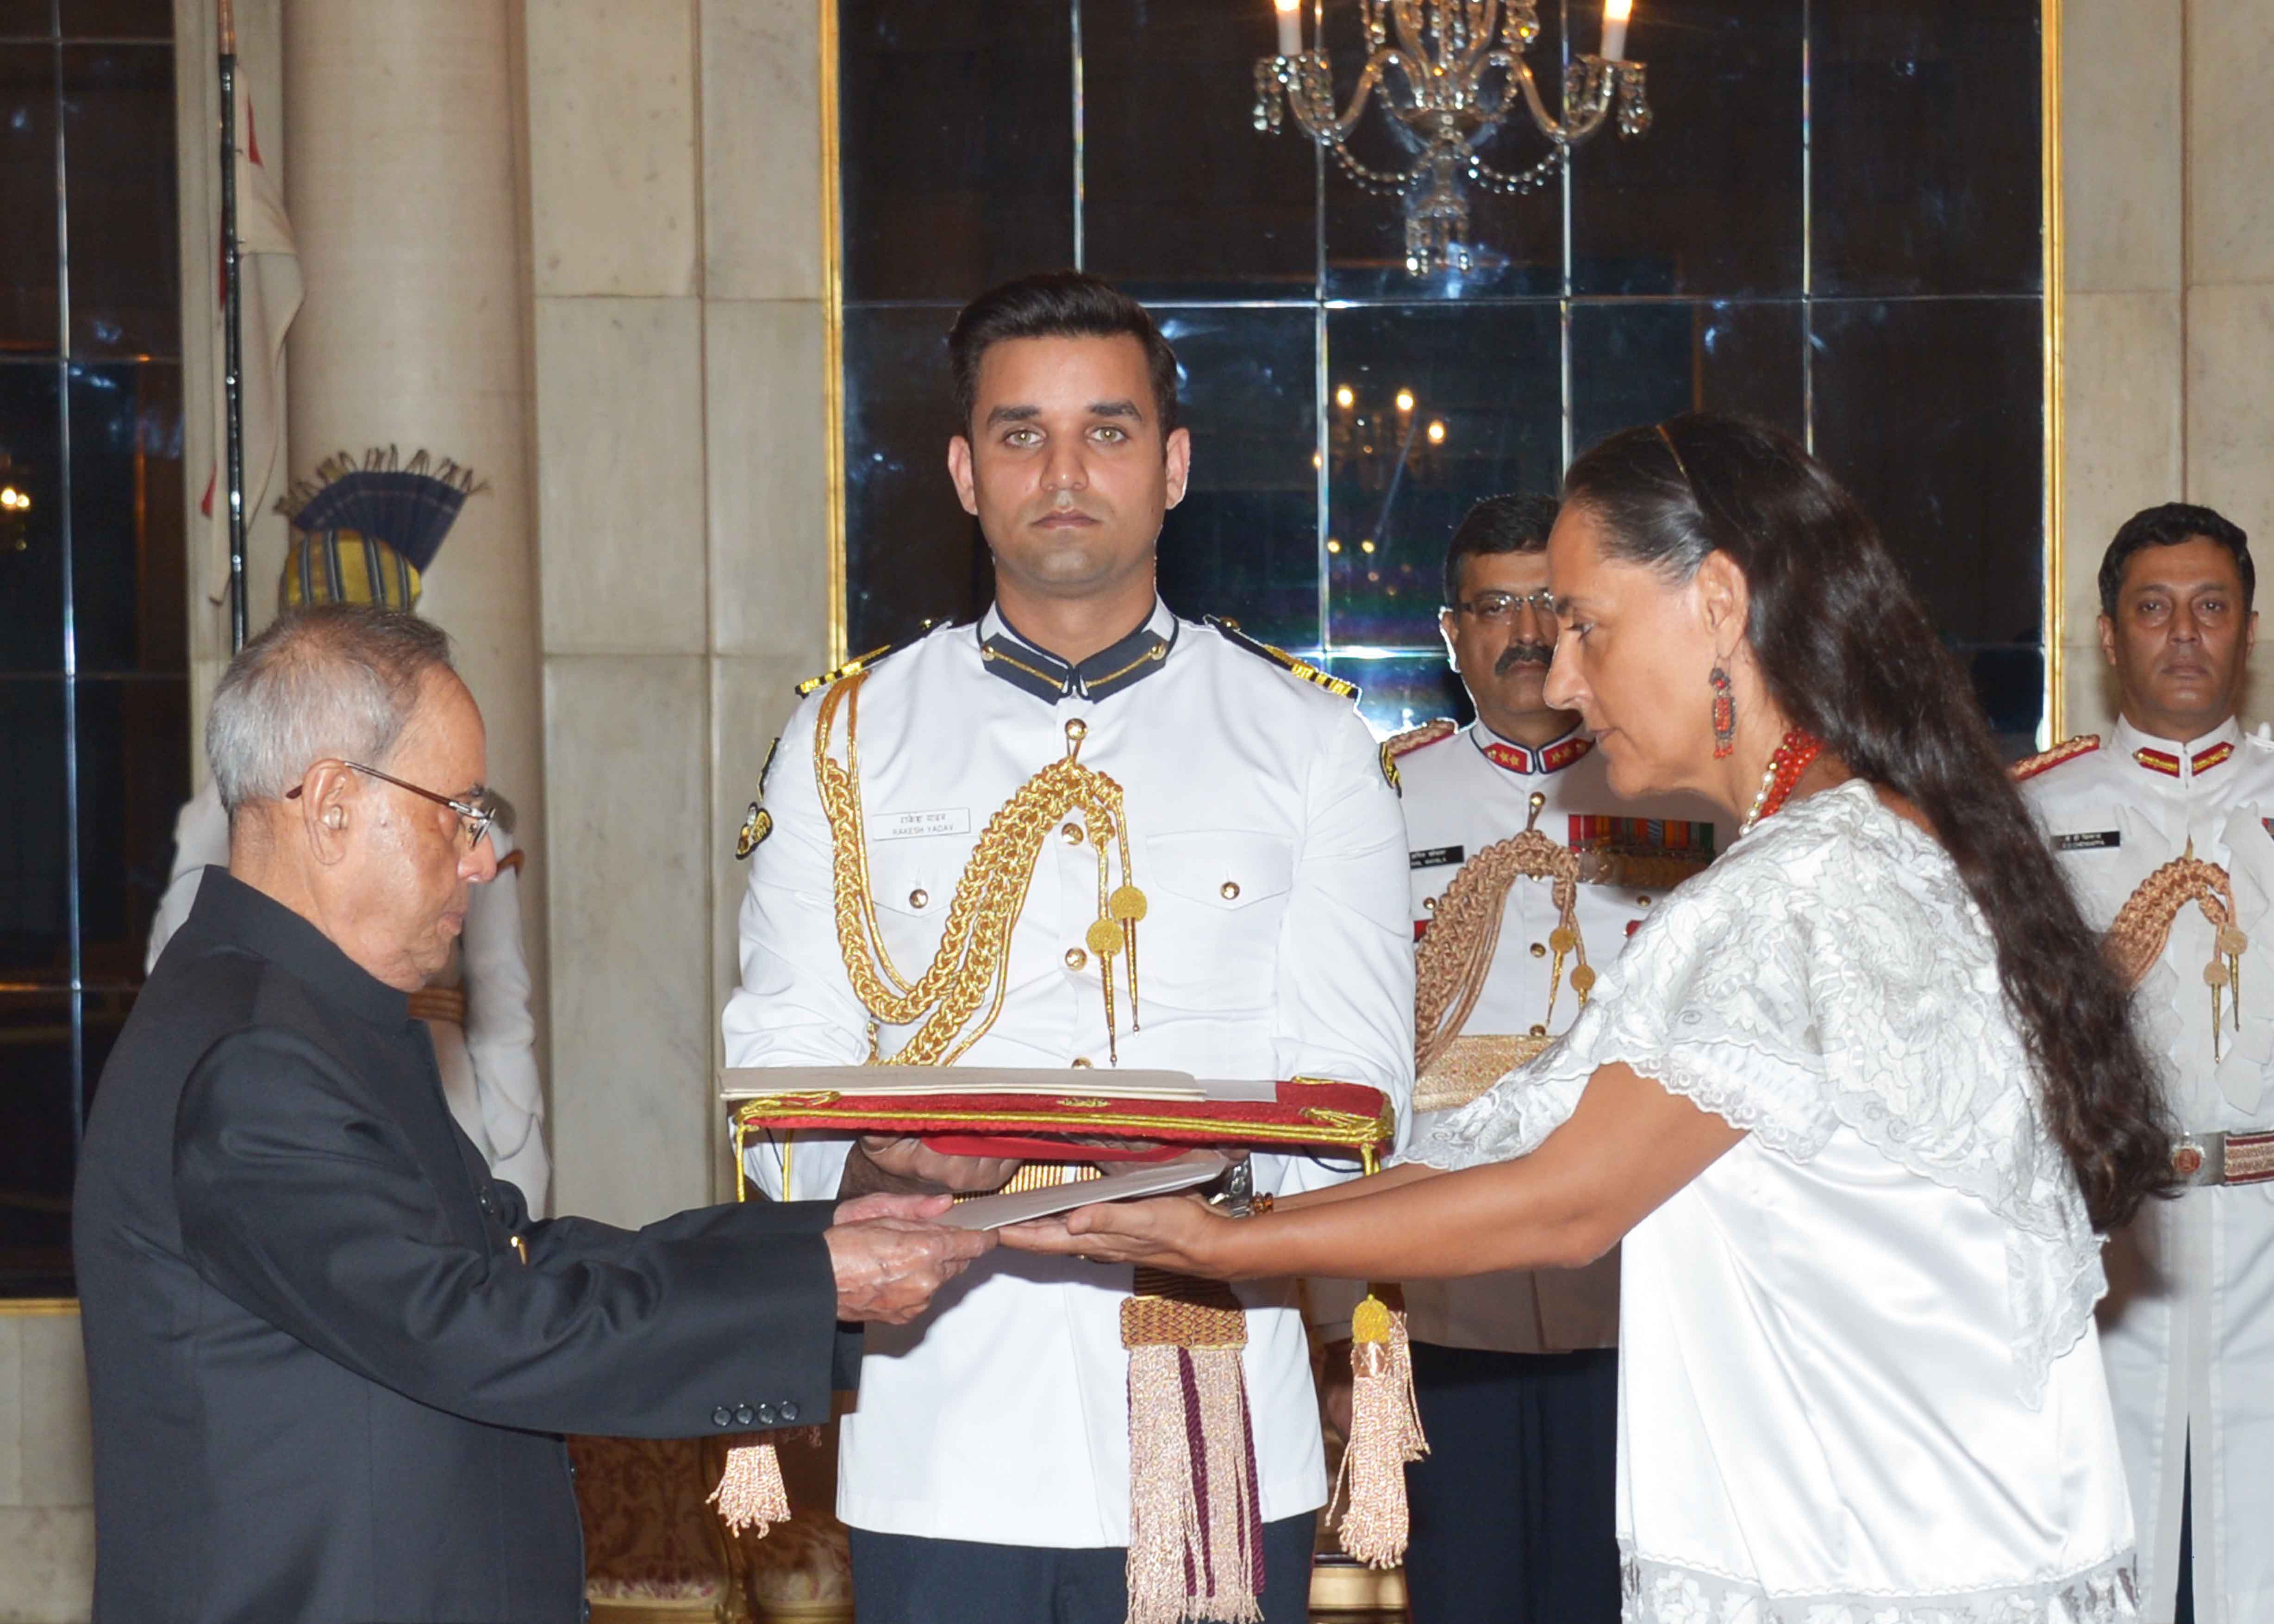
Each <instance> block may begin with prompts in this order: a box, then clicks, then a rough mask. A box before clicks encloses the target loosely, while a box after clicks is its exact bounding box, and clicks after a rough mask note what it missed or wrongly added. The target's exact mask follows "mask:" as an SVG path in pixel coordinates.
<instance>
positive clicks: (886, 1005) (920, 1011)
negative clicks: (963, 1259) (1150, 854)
mask: <svg viewBox="0 0 2274 1624" xmlns="http://www.w3.org/2000/svg"><path fill="white" fill-rule="evenodd" d="M867 680H868V676H867V673H865V672H864V673H855V675H853V676H850V677H847V679H845V680H843V681H841V682H840V683H838V684H836V685H835V686H834V687H832V688H831V689H830V690H829V692H828V694H827V695H826V696H825V698H824V699H823V700H822V703H821V714H820V716H819V718H817V721H816V724H815V726H814V734H813V778H814V785H815V787H816V789H817V791H818V792H819V794H820V798H821V806H822V811H823V813H824V815H825V816H826V817H827V819H828V822H829V835H830V853H831V860H832V879H833V882H834V890H835V893H836V923H837V940H838V946H839V950H840V952H841V953H842V955H843V957H844V960H845V972H846V975H847V978H848V979H849V980H850V981H851V983H852V987H853V990H854V993H855V996H858V997H859V998H860V1000H861V1002H862V1004H864V1005H865V1006H867V1008H868V1010H869V1011H870V1014H871V1015H872V1016H873V1017H875V1020H874V1021H873V1022H872V1023H871V1026H870V1034H869V1058H870V1060H871V1061H875V1060H877V1059H879V1058H880V1053H879V1049H878V1039H879V1037H880V1035H881V1027H882V1026H885V1025H890V1026H915V1028H916V1030H915V1033H914V1034H911V1035H910V1037H909V1039H908V1041H907V1043H906V1044H905V1045H904V1046H903V1047H901V1048H900V1049H899V1050H898V1051H896V1052H895V1053H894V1054H893V1056H892V1062H893V1064H897V1065H946V1064H953V1063H954V1062H955V1061H956V1060H957V1059H959V1058H960V1057H961V1056H962V1055H963V1054H964V1053H965V1052H966V1051H967V1050H968V1049H970V1048H971V1046H972V1045H973V1044H974V1043H976V1042H977V1041H979V1040H980V1039H981V1038H982V1037H983V1036H984V1035H985V1034H986V1033H987V1031H988V1029H989V1028H990V1027H991V1026H993V1025H994V1024H995V1021H996V1019H997V1017H998V1016H999V1015H1000V1014H1001V1013H1002V1011H1003V999H1004V996H1005V992H1006V991H1007V989H1008V986H1009V979H1010V978H1009V967H1010V956H1011V933H1012V929H1013V927H1014V926H1015V925H1016V924H1017V923H1018V921H1019V916H1020V913H1021V912H1023V911H1024V909H1025V907H1026V902H1027V891H1028V887H1029V886H1030V885H1031V884H1032V883H1033V881H1034V874H1035V863H1036V861H1038V859H1039V857H1040V855H1041V853H1042V848H1043V841H1044V840H1045V839H1047V838H1049V837H1050V834H1051V832H1052V831H1055V830H1056V829H1057V827H1058V824H1059V823H1060V822H1061V821H1063V820H1065V819H1066V818H1067V817H1068V816H1069V815H1071V814H1073V813H1075V812H1080V813H1081V815H1082V818H1083V822H1084V823H1086V824H1087V825H1088V830H1089V832H1090V840H1089V843H1090V844H1091V845H1093V846H1096V851H1097V898H1098V902H1097V911H1098V918H1097V922H1096V924H1094V925H1092V926H1091V927H1090V929H1089V933H1088V945H1089V949H1090V951H1091V952H1093V953H1094V954H1095V955H1096V957H1097V959H1098V966H1099V974H1100V975H1101V976H1102V977H1103V982H1104V993H1105V1024H1106V1042H1107V1047H1108V1052H1109V1055H1110V1056H1111V1058H1112V1059H1114V1060H1116V1061H1118V1059H1119V1049H1118V1043H1117V1035H1118V1034H1117V1031H1116V1026H1117V1019H1116V1012H1115V1009H1114V990H1115V989H1114V981H1113V966H1114V961H1115V959H1117V958H1120V959H1125V960H1126V962H1127V964H1128V966H1129V975H1128V987H1129V1005H1130V1026H1131V1030H1135V1029H1136V1021H1137V977H1136V954H1135V948H1136V928H1137V921H1139V920H1141V919H1142V918H1143V917H1144V916H1145V896H1144V893H1143V892H1142V891H1139V890H1138V889H1137V883H1136V874H1135V870H1134V868H1133V865H1132V862H1131V860H1130V854H1129V831H1128V823H1127V820H1126V818H1125V817H1124V816H1123V815H1122V791H1121V786H1119V785H1118V784H1117V783H1115V782H1114V781H1113V780H1112V779H1111V778H1108V777H1107V776H1106V775H1105V774H1103V773H1102V772H1097V771H1093V770H1092V769H1090V768H1088V767H1085V766H1083V765H1081V760H1080V757H1081V744H1082V740H1083V739H1084V738H1085V737H1086V736H1087V735H1088V726H1086V725H1085V724H1084V723H1083V722H1081V720H1080V719H1079V718H1077V719H1075V720H1073V721H1069V722H1068V723H1067V724H1066V725H1065V739H1066V750H1065V756H1064V758H1062V759H1061V760H1058V761H1056V762H1053V763H1050V765H1049V766H1047V767H1045V768H1043V770H1042V771H1040V772H1037V773H1036V774H1035V776H1034V777H1033V778H1029V779H1028V780H1027V782H1026V783H1024V784H1022V785H1020V786H1019V789H1018V792H1017V793H1015V794H1013V796H1012V797H1011V799H1010V800H1009V801H1005V803H1004V804H1003V806H1002V807H1001V808H999V809H998V811H997V812H996V813H995V815H994V816H992V817H990V819H988V821H987V827H986V828H985V830H983V831H982V832H981V834H980V837H979V841H978V844H977V845H976V846H975V847H974V848H973V850H972V853H971V858H970V861H968V862H967V863H966V864H965V865H964V869H963V873H962V875H961V876H960V877H959V878H958V879H957V881H956V886H955V895H954V897H953V899H952V900H951V901H950V902H949V904H948V908H947V921H946V923H945V926H944V927H943V929H942V930H941V932H940V942H939V947H938V950H937V951H936V952H935V953H934V954H933V955H932V959H931V963H930V965H928V966H925V968H924V971H923V973H922V974H921V975H918V976H916V977H915V979H913V980H911V979H910V978H908V977H907V976H906V975H904V974H901V972H900V968H899V966H896V965H895V964H894V963H893V962H892V955H891V953H890V951H888V950H887V949H886V947H885V937H884V930H883V928H882V926H881V924H880V922H879V921H878V919H877V907H876V902H875V893H874V887H873V884H872V882H871V878H870V871H869V843H868V838H867V832H866V827H865V824H864V821H863V817H862V802H861V756H860V744H859V737H858V734H859V726H860V704H861V700H860V695H861V688H862V685H863V684H864V683H865V682H866V681H867ZM840 711H842V713H843V715H844V718H845V760H844V763H843V764H841V765H840V763H838V762H837V761H836V760H835V759H834V758H833V757H832V756H831V754H830V742H831V740H832V738H833V737H834V735H835V733H836V726H837V718H838V715H839V713H840ZM1117 873H1118V884H1117V883H1116V877H1117ZM1109 937H1110V940H1109ZM982 1004H985V1005H986V1006H987V1008H986V1012H985V1014H984V1016H983V1018H982V1019H980V1021H979V1024H978V1026H976V1027H975V1028H972V1027H971V1023H972V1019H973V1018H974V1017H975V1015H978V1014H979V1011H980V1007H981V1005H982ZM967 1028H970V1029H968V1030H967Z"/></svg>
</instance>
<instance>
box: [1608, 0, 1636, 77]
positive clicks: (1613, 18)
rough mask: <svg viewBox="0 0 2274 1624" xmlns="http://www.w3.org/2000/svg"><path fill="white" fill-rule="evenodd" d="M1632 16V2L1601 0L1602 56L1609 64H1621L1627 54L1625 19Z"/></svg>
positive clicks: (1631, 0) (1626, 0) (1625, 0)
mask: <svg viewBox="0 0 2274 1624" xmlns="http://www.w3.org/2000/svg"><path fill="white" fill-rule="evenodd" d="M1633 14H1634V0H1603V56H1604V59H1605V60H1607V61H1610V62H1623V61H1624V60H1625V59H1626V54H1627V19H1628V18H1629V17H1630V16H1632V15H1633Z"/></svg>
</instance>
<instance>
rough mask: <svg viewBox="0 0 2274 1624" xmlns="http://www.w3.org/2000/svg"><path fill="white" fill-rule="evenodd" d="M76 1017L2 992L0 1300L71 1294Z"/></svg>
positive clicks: (57, 996) (63, 1000)
mask: <svg viewBox="0 0 2274 1624" xmlns="http://www.w3.org/2000/svg"><path fill="white" fill-rule="evenodd" d="M71 1013H72V1001H71V995H70V994H68V993H19V992H0V1298H7V1297H70V1296H72V1260H71V1194H72V1154H73V1149H74V1147H73V1142H72V1107H73V1094H74V1093H75V1090H74V1087H73V1084H72V1037H71V1033H72V1027H71Z"/></svg>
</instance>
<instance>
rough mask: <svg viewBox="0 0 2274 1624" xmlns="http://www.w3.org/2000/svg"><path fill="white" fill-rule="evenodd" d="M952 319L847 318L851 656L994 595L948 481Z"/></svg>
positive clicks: (899, 313) (962, 615)
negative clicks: (947, 339) (948, 335)
mask: <svg viewBox="0 0 2274 1624" xmlns="http://www.w3.org/2000/svg"><path fill="white" fill-rule="evenodd" d="M953 320H955V312H954V311H953V309H949V308H942V307H930V308H914V309H911V308H897V309H886V310H864V309H861V308H859V307H857V306H856V307H854V308H852V309H848V310H847V311H846V312H845V561H846V583H847V605H846V620H847V639H848V641H849V644H850V647H851V649H852V651H853V652H854V653H856V654H857V653H860V652H861V651H862V650H867V649H872V648H875V647H876V646H877V644H878V643H905V642H907V640H908V639H909V638H911V637H913V636H915V635H916V633H917V631H918V630H919V628H921V627H922V624H923V622H925V621H926V620H966V619H969V618H970V617H972V616H974V615H976V614H977V613H979V612H980V611H981V610H982V609H983V608H985V607H986V605H987V604H988V602H989V601H990V599H991V598H993V597H994V584H993V583H994V573H993V568H992V567H991V566H990V564H989V562H988V560H987V550H986V548H985V547H984V546H983V545H981V543H980V540H979V523H978V521H977V520H975V519H974V518H972V517H971V515H968V514H967V513H965V512H964V511H963V508H962V507H961V506H960V504H959V503H958V502H957V501H956V500H955V487H954V486H953V485H951V484H950V483H948V477H947V441H948V436H949V434H950V433H951V432H953V429H954V426H955V411H954V408H953V404H952V403H951V400H950V394H949V386H948V376H947V346H946V344H945V335H946V333H947V329H948V326H949V324H950V323H952V322H953Z"/></svg>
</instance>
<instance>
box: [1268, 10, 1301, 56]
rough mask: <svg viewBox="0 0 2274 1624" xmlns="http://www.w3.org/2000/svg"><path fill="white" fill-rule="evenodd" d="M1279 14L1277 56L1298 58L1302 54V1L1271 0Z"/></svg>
mask: <svg viewBox="0 0 2274 1624" xmlns="http://www.w3.org/2000/svg"><path fill="white" fill-rule="evenodd" d="M1271 4H1272V6H1273V9H1275V10H1276V11H1277V12H1278V13H1279V54H1280V55H1281V56H1301V55H1302V54H1303V11H1302V6H1303V0H1271Z"/></svg>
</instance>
